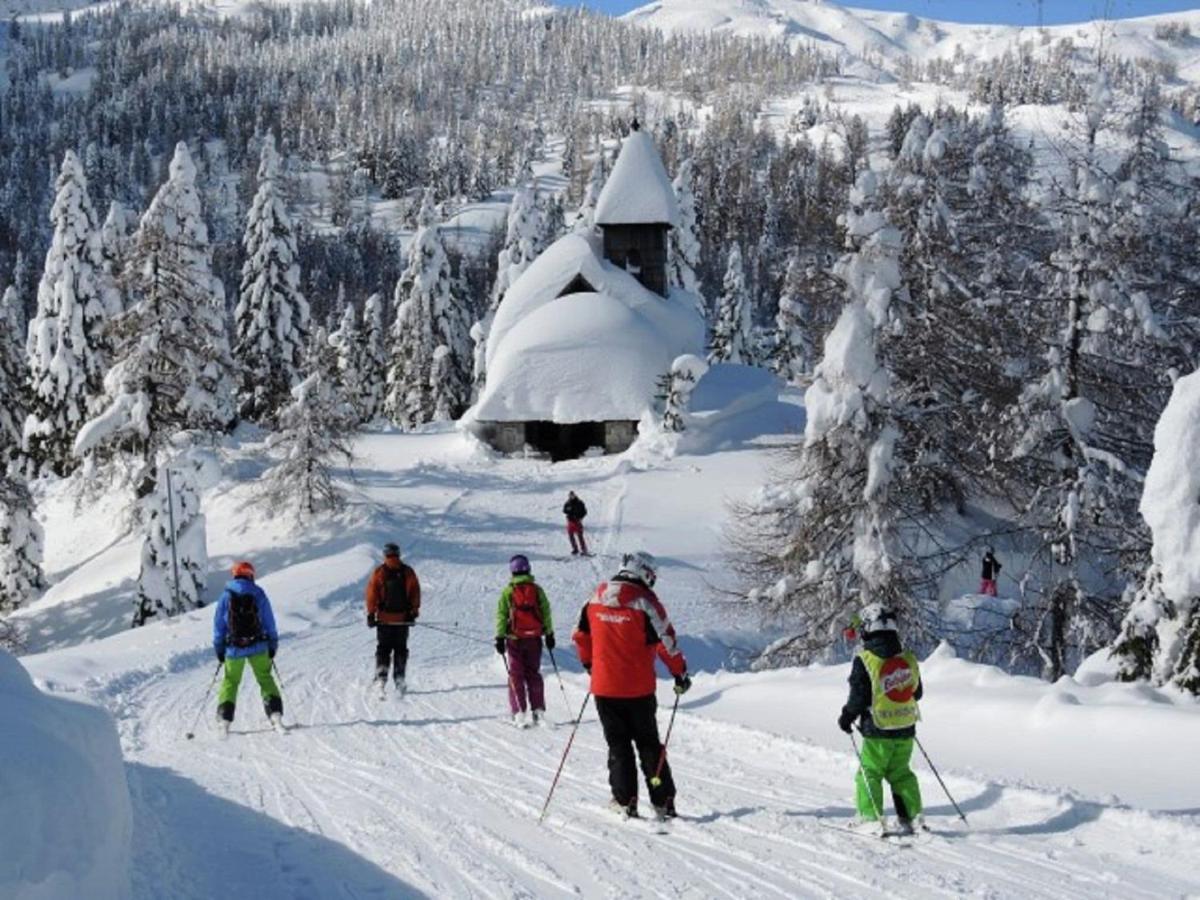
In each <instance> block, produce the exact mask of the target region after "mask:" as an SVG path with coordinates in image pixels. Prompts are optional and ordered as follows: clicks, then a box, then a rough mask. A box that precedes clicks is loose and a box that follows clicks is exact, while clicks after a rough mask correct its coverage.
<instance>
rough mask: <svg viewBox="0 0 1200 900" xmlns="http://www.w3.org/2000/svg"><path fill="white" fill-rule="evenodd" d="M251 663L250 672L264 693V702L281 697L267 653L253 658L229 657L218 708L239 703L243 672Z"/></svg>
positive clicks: (226, 660)
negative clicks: (239, 688) (238, 696)
mask: <svg viewBox="0 0 1200 900" xmlns="http://www.w3.org/2000/svg"><path fill="white" fill-rule="evenodd" d="M247 662H249V663H250V671H252V672H253V673H254V680H255V681H257V682H258V688H259V690H260V691H262V696H263V702H264V703H266V702H268V701H270V700H271V698H273V697H279V686H278V685H277V684H276V683H275V679H274V678H272V677H271V657H270V656H269V655H267V654H266V653H256V654H254V655H253V656H228V657H226V658H225V679H224V680H223V681H222V682H221V691H220V693H219V694H217V706H218V707H221V706H224V705H225V704H227V703H228V704H229V705H230V706H232V705H234V704H235V703H237V692H238V685H240V684H241V683H242V671H243V670H244V669H245V668H246V663H247Z"/></svg>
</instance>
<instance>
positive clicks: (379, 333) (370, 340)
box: [360, 294, 388, 422]
mask: <svg viewBox="0 0 1200 900" xmlns="http://www.w3.org/2000/svg"><path fill="white" fill-rule="evenodd" d="M362 339H363V352H362V369H361V372H360V374H361V378H362V393H361V399H362V415H363V421H364V422H373V421H375V420H376V419H378V418H379V417H380V416H382V415H383V414H384V398H385V397H387V373H388V352H387V348H388V334H387V325H386V324H385V322H384V316H383V297H382V296H380V295H379V294H372V295H371V296H370V297H368V298H367V302H366V304H365V305H364V306H363V329H362Z"/></svg>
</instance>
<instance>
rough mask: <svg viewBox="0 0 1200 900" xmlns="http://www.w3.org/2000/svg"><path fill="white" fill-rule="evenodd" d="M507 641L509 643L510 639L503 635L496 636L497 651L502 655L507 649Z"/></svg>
mask: <svg viewBox="0 0 1200 900" xmlns="http://www.w3.org/2000/svg"><path fill="white" fill-rule="evenodd" d="M507 643H508V641H507V640H506V639H505V638H502V637H498V638H496V652H497V653H499V654H500V655H501V656H503V655H504V651H505V650H506V649H507V648H506V647H505V645H506V644H507Z"/></svg>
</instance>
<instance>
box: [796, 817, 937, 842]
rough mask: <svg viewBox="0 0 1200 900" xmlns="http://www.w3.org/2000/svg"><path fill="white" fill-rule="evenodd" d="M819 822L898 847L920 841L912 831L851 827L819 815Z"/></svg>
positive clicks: (831, 828) (834, 829)
mask: <svg viewBox="0 0 1200 900" xmlns="http://www.w3.org/2000/svg"><path fill="white" fill-rule="evenodd" d="M817 824H818V825H820V826H821V827H822V828H828V829H829V830H830V831H840V832H843V833H844V834H852V835H854V836H856V837H860V838H866V839H867V840H872V841H882V842H884V843H887V844H891V845H893V846H896V847H916V846H918V844H919V843H920V842H919V841H918V840H917V835H916V834H915V833H912V832H902V831H885V832H882V833H880V832H879V831H865V830H859V829H857V828H851V827H850V826H849V825H839V824H837V823H836V822H828V821H825V820H824V819H822V818H821V817H819V816H818V817H817Z"/></svg>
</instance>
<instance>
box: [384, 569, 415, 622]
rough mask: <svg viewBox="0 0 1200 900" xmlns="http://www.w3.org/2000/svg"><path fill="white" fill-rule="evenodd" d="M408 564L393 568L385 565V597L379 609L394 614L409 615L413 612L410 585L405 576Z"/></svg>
mask: <svg viewBox="0 0 1200 900" xmlns="http://www.w3.org/2000/svg"><path fill="white" fill-rule="evenodd" d="M406 568H407V567H406V566H401V567H400V568H398V569H393V568H392V567H391V566H384V567H383V597H382V598H380V601H379V611H380V612H384V613H390V614H392V615H402V616H407V615H408V614H409V613H411V612H412V607H411V606H410V605H409V602H408V585H407V584H406V581H407V579H406V578H405V577H404V570H405V569H406Z"/></svg>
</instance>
